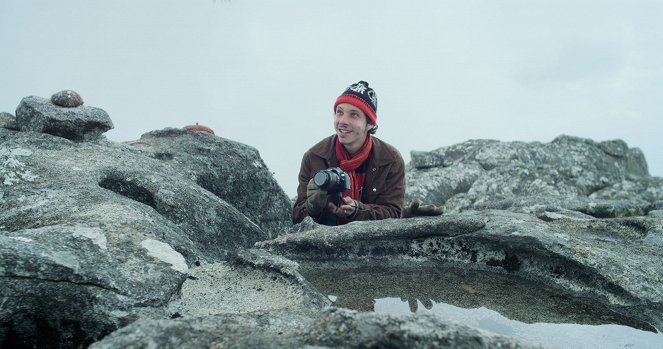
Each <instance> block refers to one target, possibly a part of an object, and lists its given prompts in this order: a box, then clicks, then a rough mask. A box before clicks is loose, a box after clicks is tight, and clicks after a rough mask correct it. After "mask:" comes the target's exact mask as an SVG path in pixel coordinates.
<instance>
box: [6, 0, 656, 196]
mask: <svg viewBox="0 0 663 349" xmlns="http://www.w3.org/2000/svg"><path fill="white" fill-rule="evenodd" d="M662 19H663V1H657V0H652V1H644V0H642V1H640V0H624V1H617V0H584V1H569V0H555V1H549V0H537V1H530V0H500V1H497V0H483V1H478V0H474V1H473V0H457V1H448V0H430V1H410V2H405V1H394V2H386V1H379V0H370V1H350V0H337V1H313V0H308V1H307V0H283V1H250V0H232V1H227V0H225V1H224V0H217V1H213V0H188V1H185V0H141V1H126V0H122V1H120V0H117V1H115V0H113V1H84V0H60V1H50V0H40V1H39V0H13V1H12V0H0V48H1V51H0V111H6V112H10V113H12V114H13V113H14V111H15V109H16V107H17V106H18V103H19V102H20V100H21V98H23V97H25V96H29V95H37V96H42V97H49V96H50V95H51V94H53V93H54V92H57V91H60V90H63V89H73V90H75V91H77V92H79V93H80V94H81V95H82V96H83V99H84V100H85V102H86V105H89V106H95V107H100V108H102V109H104V110H106V111H107V112H108V113H109V114H110V116H111V119H112V120H113V123H114V124H115V129H114V130H112V131H109V132H108V133H106V135H107V136H108V138H110V139H112V140H115V141H127V140H134V139H138V138H139V137H140V135H141V134H143V133H145V132H148V131H151V130H156V129H161V128H164V127H182V126H184V125H187V124H192V123H195V122H199V123H200V124H204V125H207V126H209V127H211V128H213V129H214V130H215V132H216V134H217V135H219V136H221V137H225V138H229V139H232V140H236V141H239V142H242V143H246V144H249V145H251V146H253V147H255V148H257V149H258V150H259V151H260V154H261V156H262V158H263V159H264V161H265V162H266V163H267V166H269V168H270V169H271V171H273V172H274V173H275V177H276V179H277V180H278V182H279V183H280V184H281V186H282V187H283V188H284V190H285V191H286V193H287V194H288V196H294V195H295V188H296V184H297V173H298V170H299V164H300V161H301V156H302V154H303V153H304V152H305V151H306V150H307V149H308V148H309V147H310V146H311V145H313V144H314V143H315V142H317V141H318V140H320V139H322V138H323V137H325V136H327V135H329V134H332V132H333V128H332V106H333V102H334V100H335V99H336V97H337V96H338V95H339V94H340V93H341V92H342V91H343V90H344V89H345V88H346V87H347V86H348V85H349V84H351V83H354V82H356V81H358V80H366V81H368V82H369V83H370V85H371V87H373V88H375V90H376V92H377V95H378V100H379V102H378V124H379V125H380V129H379V131H378V134H377V136H378V137H379V138H381V139H383V140H385V141H387V142H389V143H391V144H393V145H394V146H396V147H397V148H398V149H399V150H400V151H401V153H402V155H403V157H404V158H405V161H406V162H407V161H409V159H410V151H412V150H433V149H436V148H439V147H442V146H448V145H451V144H455V143H459V142H463V141H466V140H468V139H477V138H490V139H498V140H502V141H514V140H519V141H541V142H549V141H551V140H552V139H554V138H555V137H556V136H558V135H560V134H569V135H575V136H580V137H586V138H591V139H594V140H596V141H602V140H609V139H616V138H620V139H623V140H625V141H626V142H627V143H628V144H629V146H631V147H638V148H640V149H642V150H643V152H644V153H645V156H646V158H647V161H648V163H649V170H650V173H651V174H652V175H655V176H663V154H661V153H659V149H661V148H663V146H662V145H663V135H661V131H662V130H663V127H662V126H663V115H662V114H663V66H662V65H661V63H660V62H663V44H662V43H663V20H662Z"/></svg>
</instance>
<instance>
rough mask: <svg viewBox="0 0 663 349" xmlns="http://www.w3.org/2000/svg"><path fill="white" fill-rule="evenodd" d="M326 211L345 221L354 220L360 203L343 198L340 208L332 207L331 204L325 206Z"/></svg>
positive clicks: (347, 197)
mask: <svg viewBox="0 0 663 349" xmlns="http://www.w3.org/2000/svg"><path fill="white" fill-rule="evenodd" d="M327 210H328V211H329V212H331V213H333V214H335V215H336V216H337V217H340V218H346V219H350V220H352V219H355V218H356V217H357V215H358V214H359V211H360V210H361V203H360V202H359V201H357V200H352V198H350V197H349V196H344V197H343V203H342V204H341V206H340V207H339V206H336V205H334V203H333V202H330V203H328V204H327Z"/></svg>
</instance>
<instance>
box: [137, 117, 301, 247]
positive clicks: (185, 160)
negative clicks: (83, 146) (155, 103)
mask: <svg viewBox="0 0 663 349" xmlns="http://www.w3.org/2000/svg"><path fill="white" fill-rule="evenodd" d="M127 144H129V145H131V146H132V147H133V148H136V149H140V150H141V151H143V152H145V154H146V155H149V156H151V157H153V158H155V159H158V160H160V161H163V162H165V163H167V164H168V165H169V166H172V167H173V168H175V169H177V170H178V171H179V172H181V173H183V174H185V175H186V176H187V178H189V179H191V180H192V181H194V182H196V183H197V184H198V185H200V186H201V187H203V188H205V189H207V190H208V191H210V192H211V193H213V194H214V195H216V196H217V197H219V198H221V199H223V200H224V201H226V202H228V203H229V204H231V205H233V206H234V207H235V208H236V209H238V210H239V211H240V212H242V213H243V214H244V215H245V216H247V217H248V218H249V219H250V220H251V221H253V222H254V223H256V224H257V225H258V226H259V227H260V228H261V229H262V230H264V231H265V232H267V234H269V235H270V236H271V237H276V236H277V235H279V234H282V233H284V232H285V231H286V230H287V229H289V228H290V227H291V226H292V222H291V220H290V212H291V210H292V204H291V202H290V199H289V198H288V197H287V195H286V194H285V192H284V191H283V189H281V187H280V186H279V185H278V183H277V182H276V180H275V179H274V177H273V176H272V173H271V172H270V171H269V169H268V168H267V166H266V165H265V163H264V162H263V161H262V159H261V158H260V154H259V153H258V151H257V150H256V149H255V148H253V147H250V146H247V145H245V144H241V143H238V142H234V141H231V140H229V139H225V138H221V137H215V136H213V135H210V134H208V133H205V132H200V131H187V130H183V129H174V128H171V129H165V130H160V131H153V132H148V133H146V134H144V135H142V136H141V137H140V139H139V140H137V141H131V142H127Z"/></svg>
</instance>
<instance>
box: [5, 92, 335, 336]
mask: <svg viewBox="0 0 663 349" xmlns="http://www.w3.org/2000/svg"><path fill="white" fill-rule="evenodd" d="M99 113H100V112H99V111H98V110H95V109H90V108H88V107H83V106H71V107H60V106H55V105H52V104H51V102H50V101H47V100H43V99H40V98H37V97H26V98H25V99H24V100H23V101H22V102H21V105H20V106H19V108H18V112H17V115H19V117H17V118H18V119H20V120H19V121H18V124H19V127H18V128H19V129H20V131H17V130H12V129H9V128H5V127H3V128H0V283H1V284H2V287H0V299H3V300H4V301H2V307H0V347H3V348H4V347H15V348H21V347H74V348H75V347H86V346H87V345H89V344H90V343H92V342H94V341H96V340H98V339H100V338H101V337H103V336H104V335H106V334H108V333H109V332H111V331H113V330H115V329H117V328H119V327H121V326H124V325H126V324H128V323H131V322H133V321H135V320H136V319H138V318H141V317H148V318H167V317H169V316H173V315H174V314H175V313H176V312H179V314H180V316H183V317H186V316H188V315H187V314H195V313H196V311H198V310H195V304H196V303H195V302H192V300H191V299H187V298H186V297H184V298H181V291H182V290H189V289H190V287H189V286H187V285H189V284H190V283H191V282H193V281H194V279H195V278H198V280H206V279H205V278H204V277H202V276H204V275H212V276H214V277H216V276H217V275H222V276H223V278H221V277H219V278H218V279H215V280H214V282H215V283H214V285H215V286H222V285H224V284H226V283H228V285H233V287H235V288H233V290H238V291H237V292H239V294H245V293H246V292H245V291H246V290H249V288H250V286H249V285H253V284H255V280H269V281H270V282H271V288H268V287H267V286H265V287H263V290H275V291H273V292H262V293H264V296H265V297H270V296H271V297H274V294H275V293H276V294H279V293H278V292H279V291H281V292H285V291H283V290H288V292H291V294H290V295H289V296H288V299H290V300H291V301H292V302H291V303H287V302H284V303H283V308H286V309H289V310H292V309H299V308H304V309H315V308H316V306H318V307H320V306H324V305H325V304H326V303H325V301H326V300H325V299H324V298H320V297H321V296H319V294H317V293H315V292H314V291H313V290H311V289H310V286H306V283H305V281H304V280H303V278H302V277H301V276H299V277H297V276H296V275H297V274H296V271H292V270H288V271H287V272H286V268H281V267H275V266H274V265H276V264H278V263H276V262H274V261H276V260H277V259H275V258H271V257H264V256H263V257H260V258H258V257H255V255H254V254H246V253H240V255H241V256H238V255H237V253H238V251H240V250H242V249H244V248H248V247H251V246H253V244H254V243H255V242H256V241H260V240H265V239H267V238H269V237H270V236H276V234H277V228H276V226H278V224H282V223H274V222H275V220H276V219H273V220H270V219H264V220H261V221H260V222H261V223H265V222H268V223H267V224H265V226H269V227H271V228H272V229H273V230H272V232H270V233H268V232H266V231H265V230H263V229H261V227H260V226H258V225H257V224H256V223H255V222H253V221H252V220H251V219H250V218H248V217H247V216H246V215H245V214H243V213H242V211H240V210H238V209H237V208H236V207H235V206H233V205H232V204H231V203H229V202H227V201H225V200H224V199H223V198H220V197H219V196H217V195H215V193H213V192H211V191H209V190H207V189H206V188H205V187H203V186H202V185H201V184H202V183H201V180H200V179H198V178H196V176H193V175H192V173H195V171H193V172H192V171H187V170H186V164H180V163H178V161H179V160H178V159H179V158H178V157H177V156H175V157H174V158H175V160H174V161H165V160H164V159H163V158H161V159H160V158H158V157H155V156H153V155H154V154H153V153H151V152H147V151H146V150H145V149H138V148H137V147H134V146H132V145H129V144H118V143H115V142H111V141H108V140H106V139H105V138H104V137H98V136H99V134H100V133H99V132H100V130H102V129H105V126H99V125H96V124H94V122H92V123H89V122H90V120H96V119H97V118H98V117H99V115H101V114H99ZM102 114H104V115H105V113H102ZM70 117H71V118H73V119H71V120H70V119H68V118H70ZM64 119H67V120H68V121H62V120H64ZM101 119H103V118H101ZM36 120H41V121H36ZM45 120H50V121H45ZM58 120H60V121H58ZM80 120H83V121H80ZM61 121H62V122H61ZM79 121H80V122H79ZM108 121H110V120H108ZM101 123H102V124H103V123H104V122H101ZM47 125H50V126H47ZM95 125H96V126H95ZM106 125H107V126H108V125H109V124H108V123H106ZM176 133H177V132H176ZM164 134H165V135H167V136H164V137H168V138H169V139H170V141H172V138H173V137H179V138H180V141H181V144H186V146H187V147H190V149H196V148H197V149H198V150H200V151H201V152H205V153H207V158H204V157H203V156H199V157H196V159H197V160H196V161H197V162H196V164H197V165H196V166H198V167H202V166H204V164H203V163H204V162H205V161H208V165H209V166H210V167H211V168H214V167H215V166H217V167H224V166H228V164H226V165H218V164H213V163H210V162H214V161H224V157H226V156H228V157H231V155H230V154H231V153H232V151H233V150H235V151H238V152H241V151H242V150H243V149H249V150H248V151H244V153H243V154H242V161H246V162H247V163H249V164H251V166H254V167H256V168H260V167H261V166H259V165H261V164H263V163H262V160H261V159H260V158H259V155H258V153H257V151H255V150H252V148H249V147H246V146H244V147H242V145H240V144H237V143H234V142H231V141H226V140H222V139H219V140H218V141H217V142H216V143H215V141H214V140H212V141H210V140H209V139H207V138H204V137H207V136H204V135H201V134H199V133H196V132H181V133H177V134H176V135H173V134H172V132H171V131H168V130H166V131H163V132H161V133H159V132H155V133H153V140H154V139H158V138H159V137H160V136H159V135H164ZM95 135H96V136H95ZM148 138H149V137H148ZM215 138H216V137H215ZM210 144H216V147H212V148H210ZM231 144H232V149H225V150H224V153H223V155H222V156H218V155H215V154H214V152H215V151H221V150H220V149H222V148H223V147H224V146H225V147H230V145H231ZM186 160H187V159H185V160H184V161H186ZM232 170H233V169H227V172H225V173H224V175H226V176H227V177H229V178H225V179H224V180H225V181H224V182H223V183H224V185H226V186H230V187H243V188H246V187H247V185H248V186H251V187H252V188H253V194H254V195H255V196H256V197H261V198H263V200H269V199H268V198H270V195H271V194H272V193H269V194H270V195H265V193H262V192H261V190H262V188H272V187H273V186H274V183H275V182H274V179H273V178H271V177H270V176H269V173H268V172H266V173H265V171H266V170H265V169H264V165H262V170H263V172H262V173H261V175H260V176H253V177H247V175H246V174H247V173H246V172H245V168H244V167H238V168H235V169H234V171H235V172H232ZM201 172H202V171H201ZM248 174H249V175H251V174H252V173H251V172H249V173H248ZM244 182H250V183H249V184H245V183H244ZM272 189H273V188H272ZM270 199H272V200H274V197H271V198H270ZM277 199H278V197H277ZM272 202H273V201H272ZM262 204H264V202H263V203H262ZM242 209H244V210H245V211H246V212H251V213H252V217H254V218H255V219H256V220H259V219H260V218H261V217H262V216H261V214H260V212H255V211H247V210H246V207H242ZM277 216H279V217H287V216H288V212H287V210H286V212H283V213H281V214H280V215H277ZM270 224H271V225H270ZM251 256H254V257H251ZM261 258H262V260H265V259H266V260H270V261H272V262H274V263H272V264H269V263H267V262H264V261H263V262H256V261H255V260H259V259H261ZM241 261H243V262H241ZM247 261H253V262H247ZM261 263H262V264H261ZM286 264H287V263H286ZM265 265H270V266H269V267H267V266H265ZM196 268H201V270H200V271H197V270H196ZM293 270H294V269H293ZM284 273H286V274H284ZM195 275H199V277H196V276H195ZM293 275H294V276H293ZM239 276H243V277H246V278H247V280H249V281H247V284H246V285H245V286H242V285H244V284H241V283H239V284H238V280H232V279H233V278H234V277H239ZM207 281H209V280H207ZM187 282H188V283H187ZM252 282H253V284H252ZM194 284H196V283H195V282H194ZM238 285H239V286H238ZM307 287H308V288H307ZM298 288H301V289H302V290H303V291H301V292H297V291H296V290H297V289H298ZM305 290H309V291H308V292H309V293H310V294H309V296H303V295H304V294H305ZM196 292H197V291H196ZM196 292H191V293H186V292H185V293H184V295H186V294H196ZM256 292H258V291H256ZM284 294H285V293H284ZM259 295H260V294H258V295H256V296H255V297H254V302H253V303H252V304H248V303H243V304H237V303H235V307H234V308H233V309H234V311H235V312H246V311H253V310H256V309H262V308H261V307H263V306H265V307H266V305H265V304H267V303H268V301H262V302H258V301H257V299H258V296H259ZM221 296H225V295H224V294H221ZM297 296H299V298H297ZM298 299H299V301H297V300H298ZM215 302H216V303H217V304H219V303H220V302H221V301H220V300H218V299H217V300H215ZM192 304H193V305H192ZM202 306H203V305H202V304H201V307H202ZM228 308H229V306H227V307H226V308H222V309H228Z"/></svg>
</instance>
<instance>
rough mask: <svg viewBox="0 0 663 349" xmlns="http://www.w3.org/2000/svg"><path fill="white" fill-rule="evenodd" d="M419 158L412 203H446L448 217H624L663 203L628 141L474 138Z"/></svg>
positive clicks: (659, 187)
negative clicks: (474, 213) (469, 213)
mask: <svg viewBox="0 0 663 349" xmlns="http://www.w3.org/2000/svg"><path fill="white" fill-rule="evenodd" d="M414 158H416V159H418V160H416V161H415V160H413V163H412V166H411V168H410V169H409V170H408V172H407V173H406V181H407V188H406V196H407V201H411V200H413V199H415V198H418V199H420V200H421V201H422V202H424V203H430V204H435V205H444V206H445V208H446V211H447V212H460V211H463V210H467V209H494V208H499V209H509V210H512V211H516V212H534V211H537V210H538V211H541V209H543V210H545V209H573V210H580V211H581V212H584V213H588V214H592V215H594V216H596V217H621V216H629V215H646V214H647V212H648V211H649V210H650V209H651V207H650V205H651V204H652V203H653V202H655V201H657V200H662V199H663V179H660V178H659V179H657V178H656V177H650V176H649V175H648V171H647V162H646V161H645V159H644V156H643V155H642V152H641V151H640V150H639V149H637V148H633V149H631V148H628V146H627V144H626V143H625V142H624V141H622V140H614V141H605V142H598V143H597V142H594V141H592V140H589V139H582V138H578V137H571V136H560V137H557V138H556V139H555V140H553V141H552V142H550V143H546V144H542V143H539V142H531V143H523V142H498V141H494V140H471V141H467V142H464V143H461V144H456V145H452V146H449V147H444V148H440V149H436V150H433V151H431V152H428V154H426V153H425V152H417V153H416V156H413V159H414ZM422 159H423V160H422ZM427 159H444V163H443V164H442V163H441V162H440V161H433V160H427ZM420 163H424V164H423V165H422V164H420ZM435 164H438V166H437V167H432V166H433V165H435ZM537 207H538V208H537Z"/></svg>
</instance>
